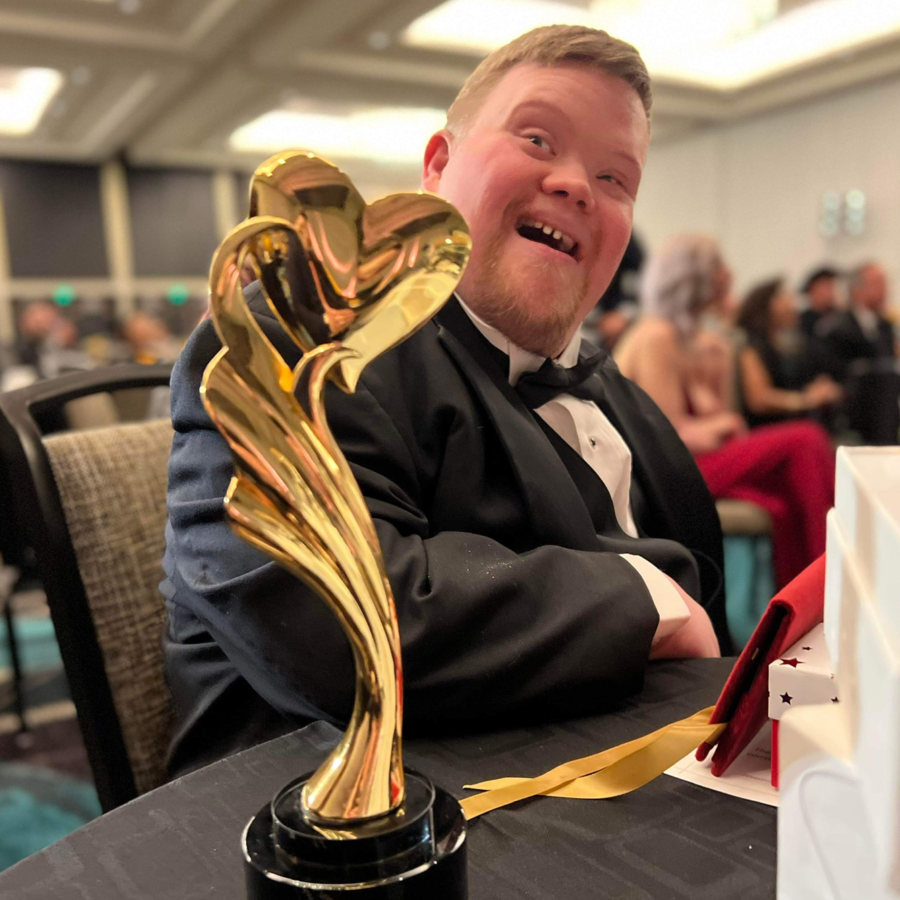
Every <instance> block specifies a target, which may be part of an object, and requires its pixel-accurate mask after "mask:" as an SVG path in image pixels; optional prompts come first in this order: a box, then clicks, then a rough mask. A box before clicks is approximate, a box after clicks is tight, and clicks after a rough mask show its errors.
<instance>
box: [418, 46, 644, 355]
mask: <svg viewBox="0 0 900 900" xmlns="http://www.w3.org/2000/svg"><path fill="white" fill-rule="evenodd" d="M649 142H650V135H649V129H648V125H647V117H646V115H645V113H644V110H643V107H642V106H641V102H640V99H639V98H638V96H637V94H636V93H635V91H634V89H633V88H631V87H630V86H629V85H628V84H626V83H625V82H624V81H622V80H621V79H618V78H615V77H613V76H610V75H606V74H604V73H603V72H599V71H597V70H595V69H591V68H587V67H584V66H574V65H565V66H552V67H546V66H538V65H534V64H530V63H529V64H521V65H518V66H515V67H513V68H512V69H511V70H510V71H509V72H507V73H506V74H505V75H504V77H503V78H502V79H501V81H500V82H498V84H497V85H495V87H494V88H493V90H492V91H491V92H490V93H489V94H488V95H487V97H485V98H484V100H483V102H482V106H481V108H480V109H479V110H478V112H477V113H476V114H475V115H474V117H473V118H472V119H471V120H470V122H469V123H468V125H467V127H466V130H465V132H464V134H463V135H462V136H461V137H453V136H451V135H449V134H448V133H447V132H441V133H440V134H438V135H435V137H433V138H432V140H431V142H430V143H429V145H428V150H427V151H426V157H425V174H424V178H423V186H424V187H425V188H427V189H429V190H432V191H434V192H435V193H438V194H440V195H441V196H443V197H445V198H446V199H447V200H449V201H450V202H451V203H453V204H454V205H455V206H456V207H457V208H458V209H459V210H460V212H461V213H462V214H463V215H464V216H465V217H466V219H467V221H468V223H469V227H470V229H471V233H472V243H473V249H472V256H471V259H470V261H469V265H468V268H467V269H466V272H465V275H464V277H463V280H462V282H461V283H460V286H459V293H460V296H462V298H463V299H464V300H465V301H466V303H467V304H468V305H469V306H470V307H471V308H472V309H473V310H474V311H475V312H476V313H478V315H480V316H481V317H482V318H484V319H485V320H486V321H487V322H489V323H490V324H491V325H493V326H494V327H496V328H499V329H500V330H501V331H502V332H503V333H504V334H506V336H507V337H509V338H510V339H511V340H512V341H514V342H515V343H516V344H518V345H519V346H521V347H523V348H525V349H526V350H531V351H532V352H535V353H540V354H542V355H548V356H554V355H556V354H558V353H559V352H561V350H562V349H563V348H564V347H565V344H566V342H567V341H568V340H569V339H570V338H571V336H572V334H574V332H575V330H576V329H577V327H578V325H579V324H580V322H581V320H582V319H583V318H584V316H585V315H586V314H587V312H588V311H589V310H590V309H591V307H592V306H593V305H594V304H595V303H596V302H597V300H598V299H599V298H600V296H601V295H602V294H603V292H604V291H605V290H606V288H607V286H608V285H609V282H610V280H611V279H612V276H613V274H614V273H615V271H616V268H617V267H618V264H619V261H620V260H621V258H622V255H623V253H624V252H625V248H626V246H627V244H628V238H629V236H630V234H631V222H632V211H633V208H634V200H635V197H636V196H637V190H638V185H639V184H640V180H641V172H642V169H643V165H644V161H645V159H646V156H647V148H648V145H649ZM548 231H549V234H548V233H547V232H548Z"/></svg>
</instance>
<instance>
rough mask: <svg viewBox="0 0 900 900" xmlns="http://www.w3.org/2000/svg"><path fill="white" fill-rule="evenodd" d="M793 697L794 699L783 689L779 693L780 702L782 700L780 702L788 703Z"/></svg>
mask: <svg viewBox="0 0 900 900" xmlns="http://www.w3.org/2000/svg"><path fill="white" fill-rule="evenodd" d="M793 699H794V698H793V697H792V696H791V695H790V694H789V693H788V692H787V691H785V692H784V693H783V694H782V695H781V702H782V703H790V702H791V700H793Z"/></svg>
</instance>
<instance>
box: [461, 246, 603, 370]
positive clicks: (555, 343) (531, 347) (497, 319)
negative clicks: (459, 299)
mask: <svg viewBox="0 0 900 900" xmlns="http://www.w3.org/2000/svg"><path fill="white" fill-rule="evenodd" d="M523 240H524V239H523ZM502 246H503V238H502V237H501V236H500V235H499V234H497V233H494V234H493V235H491V237H490V239H489V241H488V242H487V244H486V245H484V250H483V251H482V262H481V272H480V274H479V276H478V278H477V281H476V282H475V283H474V284H473V285H472V286H471V287H470V288H469V287H467V289H466V293H465V296H464V298H463V299H464V300H465V301H466V303H467V304H468V305H469V306H470V307H471V308H472V310H474V312H476V313H477V314H478V315H479V316H480V317H481V318H482V319H484V321H485V322H487V323H488V325H492V326H493V327H494V328H496V329H498V330H499V331H500V332H502V333H503V334H504V335H505V336H506V337H507V338H509V339H510V340H511V341H512V342H513V343H514V344H516V345H517V346H519V347H521V348H522V349H523V350H528V351H529V352H531V353H535V354H537V355H539V356H549V357H554V356H558V355H559V354H560V353H561V352H562V351H563V350H564V349H565V346H566V342H567V340H568V339H569V337H570V334H571V332H572V331H573V329H574V328H575V327H576V325H577V323H578V320H579V315H580V313H581V310H582V309H583V305H584V301H585V298H586V294H587V290H588V278H587V273H586V272H582V273H579V274H580V277H579V278H577V279H573V278H571V276H569V275H568V274H567V273H566V271H565V270H564V269H563V268H562V267H561V266H557V265H555V264H554V263H553V262H552V261H550V260H541V259H535V260H533V261H532V263H531V264H530V265H529V266H528V269H527V271H526V270H524V269H519V270H518V271H516V272H509V271H504V267H503V257H502V252H501V251H502ZM532 275H533V276H534V281H539V283H541V284H546V283H547V281H548V280H549V281H550V283H551V285H552V284H554V283H555V286H554V287H550V288H549V290H548V289H546V288H537V287H535V286H534V282H532V286H531V287H529V285H528V281H527V279H528V278H529V276H532ZM548 275H549V279H548V278H547V276H548ZM517 284H518V287H517V286H516V285H517ZM529 290H532V291H538V290H539V291H540V296H539V297H529V296H527V294H528V291H529ZM597 299H598V300H599V299H600V298H599V297H598V298H597Z"/></svg>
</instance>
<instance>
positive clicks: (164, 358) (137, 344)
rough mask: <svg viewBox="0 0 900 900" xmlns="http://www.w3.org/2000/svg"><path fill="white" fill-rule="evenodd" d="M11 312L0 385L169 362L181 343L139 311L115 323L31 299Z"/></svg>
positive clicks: (0, 352) (105, 317)
mask: <svg viewBox="0 0 900 900" xmlns="http://www.w3.org/2000/svg"><path fill="white" fill-rule="evenodd" d="M17 312H18V314H17V316H16V334H15V339H14V341H13V343H12V344H11V345H10V346H7V347H4V348H2V350H0V390H13V389H15V388H18V387H24V386H26V385H28V384H31V383H33V382H35V381H38V380H40V379H43V378H54V377H55V376H57V375H61V374H63V373H65V372H73V371H79V370H85V369H93V368H97V367H99V366H105V365H114V364H116V363H123V362H138V363H147V364H149V363H157V362H173V361H174V360H175V358H176V357H177V355H178V353H179V351H180V349H181V346H182V343H183V339H180V338H179V337H178V336H176V335H174V334H173V333H172V331H171V329H170V328H169V326H168V325H167V324H166V322H165V321H164V320H163V319H162V318H161V317H158V316H154V315H152V314H150V313H148V312H145V311H140V310H139V311H136V312H133V313H131V314H130V315H129V316H128V317H127V318H126V319H125V320H124V321H122V322H118V321H116V320H115V319H114V318H112V317H110V316H109V315H104V314H100V313H92V312H90V311H86V312H80V311H78V310H72V309H70V308H66V307H62V306H60V305H58V304H56V303H54V302H52V301H51V300H32V301H30V302H28V303H26V304H24V305H23V306H22V307H21V308H20V309H18V311H17Z"/></svg>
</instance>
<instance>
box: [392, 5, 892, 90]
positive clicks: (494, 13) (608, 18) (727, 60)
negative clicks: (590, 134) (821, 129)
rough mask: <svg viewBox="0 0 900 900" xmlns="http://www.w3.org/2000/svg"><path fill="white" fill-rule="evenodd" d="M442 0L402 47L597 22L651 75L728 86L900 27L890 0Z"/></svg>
mask: <svg viewBox="0 0 900 900" xmlns="http://www.w3.org/2000/svg"><path fill="white" fill-rule="evenodd" d="M677 7H678V8H677V13H675V12H674V10H673V5H672V2H671V0H593V2H589V3H586V4H584V5H582V6H573V5H569V4H567V3H563V2H560V0H447V2H445V3H443V4H441V5H440V6H438V7H436V8H435V9H433V10H431V11H430V12H428V13H426V14H425V15H423V16H421V17H420V18H419V19H417V20H416V21H414V22H413V23H412V24H411V25H410V26H409V28H408V29H407V30H406V31H405V32H404V34H403V37H402V40H403V41H404V43H407V44H412V45H416V46H422V47H430V48H433V49H441V50H450V51H456V52H468V53H474V54H478V55H483V54H486V53H488V52H490V51H491V50H493V49H494V48H496V47H499V46H501V45H502V44H504V43H506V42H507V41H509V40H511V39H512V38H514V37H516V36H517V35H519V34H522V33H523V32H525V31H527V30H529V29H530V28H535V27H537V26H539V25H550V24H572V25H590V26H593V27H595V28H602V29H604V30H606V31H609V32H610V33H611V34H614V35H615V36H616V37H620V38H622V39H623V40H626V41H629V42H630V43H632V44H634V45H635V46H636V47H637V48H638V49H639V50H640V52H641V55H642V56H643V57H644V61H645V62H646V63H647V68H648V69H649V70H650V72H651V74H653V75H655V76H662V77H667V78H671V79H674V80H683V81H691V82H696V83H700V84H704V85H707V86H710V87H718V88H735V87H742V86H744V85H747V84H750V83H752V82H753V81H755V80H757V79H760V78H763V77H765V76H768V75H772V74H775V73H777V72H779V71H784V70H786V69H788V68H790V67H792V66H796V65H798V64H802V63H806V62H810V61H813V60H815V59H819V58H822V57H825V56H827V55H829V54H832V53H835V52H844V51H847V50H849V49H851V48H853V47H856V46H859V45H861V44H864V43H866V42H868V41H871V40H873V39H878V38H883V37H887V36H889V35H891V34H897V33H900V3H898V2H897V0H817V2H811V3H805V4H799V5H796V4H795V5H794V6H793V8H789V10H788V11H787V12H783V13H781V14H779V10H780V9H785V8H787V7H785V6H784V4H783V3H782V4H779V2H778V0H679V2H678V4H677Z"/></svg>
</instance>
